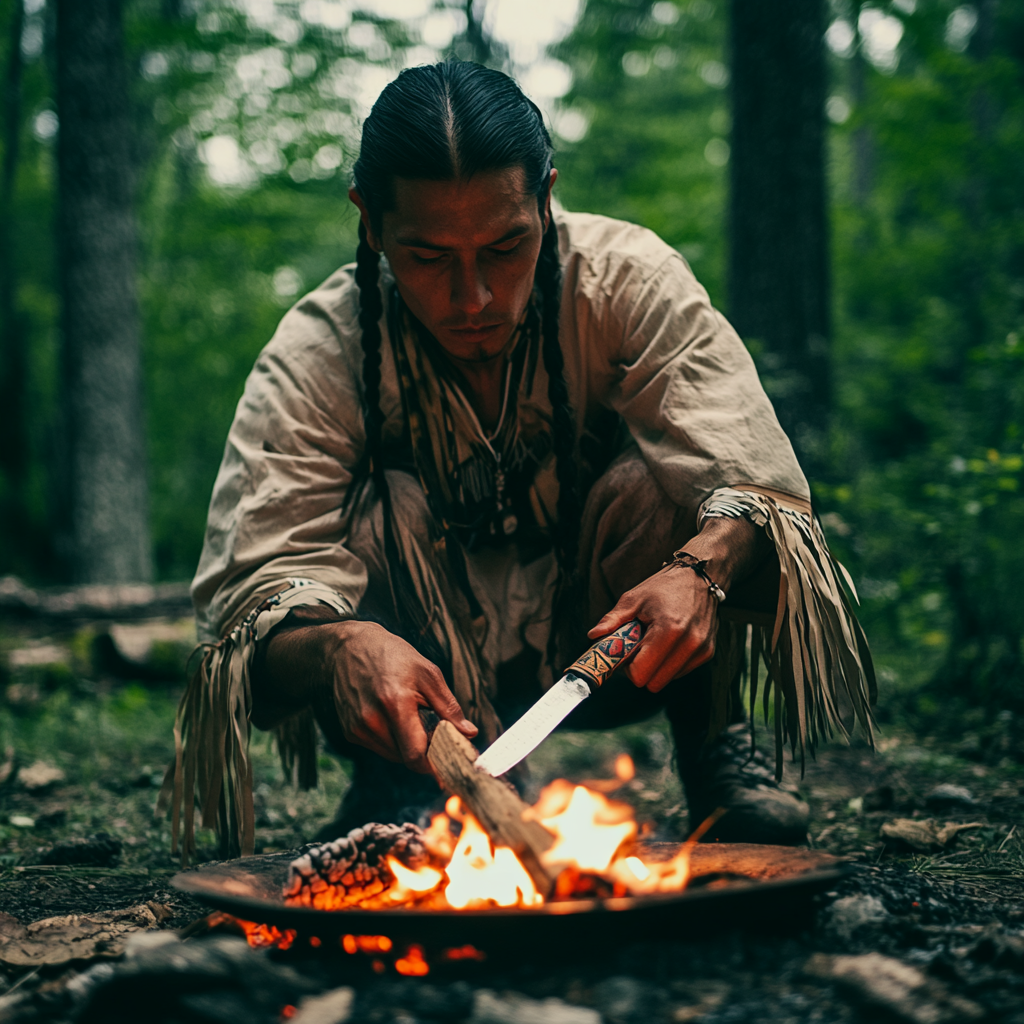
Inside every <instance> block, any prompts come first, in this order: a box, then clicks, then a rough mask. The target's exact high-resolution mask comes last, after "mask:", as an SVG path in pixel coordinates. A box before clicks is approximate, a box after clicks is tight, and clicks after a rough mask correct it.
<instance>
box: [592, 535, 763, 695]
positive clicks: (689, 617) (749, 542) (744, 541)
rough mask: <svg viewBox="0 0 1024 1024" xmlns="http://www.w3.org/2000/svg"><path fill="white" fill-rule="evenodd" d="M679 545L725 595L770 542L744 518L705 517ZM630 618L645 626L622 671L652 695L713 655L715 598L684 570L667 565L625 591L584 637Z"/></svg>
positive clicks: (602, 633)
mask: <svg viewBox="0 0 1024 1024" xmlns="http://www.w3.org/2000/svg"><path fill="white" fill-rule="evenodd" d="M685 549H686V551H688V552H689V553H690V554H692V555H693V556H694V557H695V558H697V559H700V560H704V559H707V563H708V564H707V566H706V571H707V573H708V575H709V576H710V577H711V578H712V579H713V580H714V581H715V583H717V584H718V585H719V586H720V587H721V588H722V590H724V591H725V592H726V594H727V595H728V594H729V593H730V591H731V590H732V588H733V586H734V585H735V584H736V583H740V582H742V581H743V580H746V579H749V578H750V577H751V576H752V575H753V574H754V573H755V572H756V571H757V569H759V568H760V567H761V565H762V564H763V563H764V561H765V559H766V558H767V557H769V556H770V554H771V549H772V546H771V543H770V542H769V540H768V538H767V537H766V536H765V533H764V530H762V529H760V528H759V527H757V526H755V525H754V524H753V523H751V522H749V521H748V520H747V519H742V518H739V519H717V518H716V519H708V520H707V521H706V522H705V524H704V527H703V529H701V531H700V532H699V533H698V534H697V536H696V537H693V538H692V539H691V540H690V541H689V542H688V543H687V544H686V545H685ZM630 619H639V620H640V621H641V622H642V623H644V625H645V627H646V632H645V634H644V638H643V641H642V642H641V644H640V647H639V648H638V649H637V652H636V654H635V655H634V656H633V658H632V659H631V660H630V661H629V662H628V663H627V664H626V666H625V668H624V669H623V671H624V672H625V673H626V676H627V677H628V678H629V679H630V680H632V682H633V683H634V684H635V685H636V686H639V687H646V688H647V689H649V690H651V691H652V692H654V693H657V692H658V691H659V690H661V689H663V688H664V687H665V686H667V685H668V683H670V682H671V681H672V680H673V679H676V678H678V677H679V676H681V675H684V674H685V673H687V672H692V671H693V670H694V669H695V668H698V667H700V666H701V665H703V664H704V662H706V661H708V660H710V659H711V658H712V657H713V655H714V653H715V633H716V630H717V627H718V601H717V600H716V599H715V598H714V597H713V596H712V595H711V594H710V593H709V591H708V587H707V584H706V583H705V582H704V581H703V580H702V579H701V578H700V577H699V576H698V575H697V574H696V573H695V572H693V571H692V570H690V569H685V568H682V567H681V566H679V565H671V564H670V565H668V566H665V567H664V568H662V569H661V570H660V571H659V572H657V573H655V575H653V576H651V577H649V578H648V579H646V580H644V581H643V582H642V583H641V584H639V585H638V586H636V587H633V589H632V590H628V591H627V592H626V593H625V594H623V595H622V597H621V598H620V599H619V601H618V603H617V604H616V605H615V607H614V608H612V610H611V611H610V612H608V614H607V615H605V616H604V618H602V619H601V621H600V622H598V623H597V625H596V626H594V628H593V629H592V630H591V631H590V633H589V636H590V637H591V638H592V639H596V638H598V637H601V636H605V635H606V634H608V633H611V632H612V631H613V630H615V629H618V628H619V626H621V625H623V624H624V623H626V622H629V620H630Z"/></svg>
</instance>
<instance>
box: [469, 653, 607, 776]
mask: <svg viewBox="0 0 1024 1024" xmlns="http://www.w3.org/2000/svg"><path fill="white" fill-rule="evenodd" d="M589 696H590V687H589V685H588V684H587V681H586V680H585V679H583V678H582V677H581V676H578V675H576V673H575V672H566V674H565V675H564V676H562V678H561V679H559V680H558V682H557V683H555V685H554V686H552V687H551V689H550V690H548V692H547V693H545V694H544V696H543V697H541V699H540V700H539V701H537V703H536V704H534V705H533V707H532V708H530V710H529V711H527V712H526V714H524V715H523V716H522V718H520V719H519V720H518V721H517V722H516V723H515V724H514V725H512V726H511V727H510V728H509V729H508V730H507V731H506V732H503V733H502V734H501V735H500V736H499V737H498V738H497V739H496V740H495V741H494V742H493V743H492V744H491V745H490V746H489V747H488V748H487V749H486V750H485V751H484V752H483V753H482V754H481V755H480V756H479V757H478V758H477V759H476V761H474V762H473V764H474V766H475V767H477V768H482V769H483V770H484V771H485V772H487V774H488V775H494V776H495V777H497V776H499V775H504V774H505V772H507V771H508V770H509V768H512V767H514V766H515V765H517V764H519V762H520V761H522V759H523V758H524V757H526V756H527V754H531V753H532V752H533V751H534V750H536V748H537V747H539V746H540V745H541V743H543V742H544V740H546V739H547V738H548V736H550V735H551V732H552V731H553V730H554V728H555V727H556V726H557V725H558V724H559V722H561V721H562V719H563V718H565V717H566V715H568V714H569V712H570V711H572V709H573V708H574V707H576V705H577V704H579V703H581V702H582V701H584V700H586V699H587V697H589Z"/></svg>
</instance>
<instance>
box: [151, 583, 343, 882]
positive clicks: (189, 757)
mask: <svg viewBox="0 0 1024 1024" xmlns="http://www.w3.org/2000/svg"><path fill="white" fill-rule="evenodd" d="M312 604H325V605H328V606H329V607H331V608H333V609H334V610H335V611H336V612H338V613H339V614H340V615H342V616H345V617H347V616H349V615H351V614H352V609H350V608H349V606H348V603H347V602H346V601H345V599H344V598H342V597H341V596H340V595H339V594H337V593H336V592H335V591H333V590H331V589H330V588H329V587H326V586H325V585H324V584H322V583H318V582H316V581H314V580H304V579H290V580H287V581H286V584H285V586H284V588H283V589H282V590H280V591H279V592H278V593H276V594H273V595H272V596H270V597H268V598H266V599H265V600H264V601H262V603H260V604H259V605H257V607H255V608H254V609H253V610H252V611H251V612H250V613H249V614H248V615H247V616H246V617H245V619H244V620H243V621H242V622H241V623H239V624H238V625H237V626H235V628H234V629H233V630H231V632H230V633H229V634H228V635H227V636H225V637H224V638H223V639H222V640H220V641H218V642H217V643H215V644H201V645H200V646H199V647H198V648H196V652H195V653H196V654H200V653H201V657H200V659H199V663H198V665H197V666H196V669H195V671H194V672H193V673H192V675H191V677H190V679H189V682H188V685H187V687H186V688H185V693H184V695H183V696H182V698H181V703H180V704H179V705H178V713H177V716H176V718H175V721H174V762H173V764H171V765H170V766H169V767H168V769H167V772H166V773H165V775H164V782H163V786H162V787H161V789H160V796H159V798H158V800H157V813H158V814H166V813H167V811H168V810H170V813H171V844H172V852H174V853H178V852H179V843H180V852H181V863H182V866H183V867H187V866H188V863H189V860H190V858H191V857H193V856H194V855H195V852H196V843H195V830H196V809H197V807H198V809H199V824H200V825H201V827H202V828H208V829H214V830H215V831H216V833H217V836H218V839H219V840H220V850H221V856H223V857H237V856H242V857H248V856H251V854H252V853H253V849H254V847H255V841H256V834H255V833H256V828H255V816H254V811H253V799H252V784H253V780H252V762H251V760H250V758H249V736H250V732H251V727H250V725H249V713H250V711H251V708H252V689H251V685H250V672H251V668H252V659H253V655H254V654H255V652H256V644H257V642H258V641H259V640H261V639H263V638H264V637H266V636H267V635H268V634H269V633H270V631H271V630H272V629H273V628H274V627H275V626H276V625H277V624H278V623H279V622H281V621H282V620H283V619H284V618H285V617H286V616H287V615H288V613H289V612H290V611H291V610H292V609H293V608H296V607H299V606H302V605H312ZM274 731H275V734H276V738H277V743H278V753H279V754H280V756H281V763H282V765H283V766H284V768H285V772H286V773H288V774H292V775H293V776H294V777H295V778H296V780H297V781H298V782H299V784H300V785H303V784H305V785H316V754H317V742H316V727H315V724H314V722H313V717H312V713H311V712H308V711H303V712H300V713H298V714H297V715H293V716H291V717H290V718H287V719H285V720H284V721H283V722H282V723H281V724H280V725H279V726H278V727H277V728H276V729H275V730H274Z"/></svg>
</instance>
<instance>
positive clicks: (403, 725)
mask: <svg viewBox="0 0 1024 1024" xmlns="http://www.w3.org/2000/svg"><path fill="white" fill-rule="evenodd" d="M391 732H392V735H393V736H394V740H395V745H396V746H397V747H398V752H399V754H400V755H401V757H402V763H403V764H404V765H405V766H406V767H407V768H411V769H412V770H413V771H414V772H419V773H420V774H421V775H430V774H431V769H430V765H429V764H428V763H427V744H428V739H427V731H426V729H424V728H423V720H422V719H421V718H420V715H419V705H418V704H416V703H410V704H409V705H408V706H407V707H405V708H403V709H402V712H401V713H399V714H398V715H396V716H395V719H394V720H393V722H392V723H391Z"/></svg>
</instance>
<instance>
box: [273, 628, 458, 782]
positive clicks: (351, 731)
mask: <svg viewBox="0 0 1024 1024" xmlns="http://www.w3.org/2000/svg"><path fill="white" fill-rule="evenodd" d="M267 667H268V669H269V671H270V673H271V675H272V676H273V677H274V678H275V679H276V680H281V681H282V682H283V680H284V679H285V678H286V677H287V676H291V677H292V678H295V677H296V676H298V677H301V676H305V677H306V678H307V679H310V680H311V682H312V685H313V692H311V693H309V694H308V697H309V698H311V699H312V702H313V704H314V707H315V708H316V711H317V718H318V719H319V720H320V721H321V722H322V723H323V724H326V723H324V719H325V718H327V717H328V716H331V717H333V715H336V717H337V722H338V724H339V725H340V727H341V731H342V733H343V734H344V737H345V739H346V740H348V741H349V742H350V743H356V744H358V745H359V746H361V747H366V748H367V749H368V750H372V751H373V752H374V753H376V754H380V756H381V757H384V758H386V759H387V760H389V761H400V762H402V763H403V764H405V765H406V767H408V768H411V769H412V770H413V771H417V772H421V773H423V774H425V775H429V774H431V769H430V766H429V764H428V763H427V742H428V741H427V733H426V730H425V729H424V727H423V723H422V721H421V720H420V715H419V711H420V708H432V709H433V710H434V711H435V712H436V713H437V715H438V717H440V718H443V719H445V720H447V721H449V722H451V723H452V725H454V726H455V728H456V729H458V730H459V732H461V733H462V734H463V735H464V736H467V737H469V738H470V739H471V738H472V737H474V736H475V735H476V734H477V728H476V726H475V725H473V723H472V722H470V721H469V720H468V719H467V718H466V716H465V715H464V714H463V713H462V709H461V708H460V707H459V703H458V701H457V700H456V699H455V696H454V694H453V693H452V692H451V690H449V689H448V686H447V685H446V684H445V681H444V676H442V674H441V670H440V669H439V668H438V667H437V666H436V665H435V664H433V662H430V661H428V660H427V659H426V658H424V657H423V655H421V654H420V653H419V652H418V651H417V650H416V649H415V648H414V647H412V646H411V645H410V644H408V643H406V642H405V641H404V640H402V639H401V638H400V637H397V636H395V635H394V634H393V633H389V632H388V631H387V630H386V629H385V628H384V627H383V626H379V625H377V624H376V623H374V622H358V621H354V620H348V621H344V622H331V623H325V624H322V625H318V626H306V627H302V628H300V629H295V630H291V631H289V632H285V633H282V634H280V635H279V636H274V637H272V638H271V642H270V647H269V649H268V651H267ZM332 712H333V715H332Z"/></svg>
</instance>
